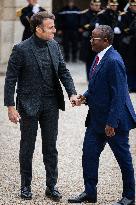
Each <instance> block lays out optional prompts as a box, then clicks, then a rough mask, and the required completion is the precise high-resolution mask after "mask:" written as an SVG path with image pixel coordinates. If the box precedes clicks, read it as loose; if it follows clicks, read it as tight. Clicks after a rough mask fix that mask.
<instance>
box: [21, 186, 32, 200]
mask: <svg viewBox="0 0 136 205" xmlns="http://www.w3.org/2000/svg"><path fill="white" fill-rule="evenodd" d="M21 198H22V199H26V200H31V199H32V192H31V186H24V187H22V188H21Z"/></svg>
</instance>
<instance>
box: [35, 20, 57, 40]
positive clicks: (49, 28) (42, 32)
mask: <svg viewBox="0 0 136 205" xmlns="http://www.w3.org/2000/svg"><path fill="white" fill-rule="evenodd" d="M55 33H56V29H55V24H54V20H53V19H46V20H44V21H43V24H42V25H41V26H39V27H37V29H36V34H38V36H39V37H40V38H42V39H44V40H52V39H53V38H54V34H55Z"/></svg>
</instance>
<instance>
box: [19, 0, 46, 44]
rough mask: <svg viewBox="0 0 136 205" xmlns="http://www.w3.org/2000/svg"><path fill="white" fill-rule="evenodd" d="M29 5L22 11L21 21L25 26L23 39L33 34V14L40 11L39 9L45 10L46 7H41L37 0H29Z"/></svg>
mask: <svg viewBox="0 0 136 205" xmlns="http://www.w3.org/2000/svg"><path fill="white" fill-rule="evenodd" d="M27 1H28V6H26V7H24V8H22V9H21V11H20V12H19V13H20V15H19V16H20V21H21V23H22V24H23V26H24V27H25V29H24V32H23V37H22V41H24V40H26V39H27V38H29V37H31V36H32V34H33V33H32V31H31V27H30V18H31V16H32V15H33V14H35V13H38V12H39V11H45V9H44V8H42V7H40V6H39V4H38V3H37V2H38V1H37V0H27Z"/></svg>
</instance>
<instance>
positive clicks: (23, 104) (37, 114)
mask: <svg viewBox="0 0 136 205" xmlns="http://www.w3.org/2000/svg"><path fill="white" fill-rule="evenodd" d="M54 19H55V17H54V15H53V14H51V13H48V12H47V11H43V12H38V13H36V14H34V15H33V16H32V17H31V21H30V23H31V27H32V31H33V33H34V34H33V35H32V36H31V37H30V38H29V39H27V40H25V41H22V42H21V43H19V44H17V45H15V46H14V48H13V50H12V53H11V56H10V59H9V62H8V67H7V73H6V78H5V89H4V105H5V106H7V108H8V116H9V120H10V121H11V122H13V123H17V122H18V121H19V122H20V130H21V140H20V152H19V162H20V174H21V198H23V199H32V192H31V181H32V158H33V152H34V149H35V141H36V135H37V130H38V123H39V124H40V128H41V136H42V154H43V162H44V165H45V170H46V191H45V195H46V197H49V198H51V199H52V200H54V201H59V200H60V199H61V198H62V196H61V194H60V193H59V191H58V189H57V188H56V183H57V178H58V166H57V165H58V152H57V148H56V141H57V135H58V119H59V109H61V110H63V111H64V110H65V101H64V95H63V91H62V87H61V84H60V81H61V82H62V84H63V86H64V87H65V89H66V92H67V94H68V96H69V99H70V101H71V102H75V99H76V90H75V86H74V83H73V80H72V77H71V75H70V73H69V70H68V69H67V68H66V65H65V62H64V60H63V56H62V54H61V51H60V48H59V46H58V43H57V42H56V41H55V40H54V39H53V38H54V34H55V32H56V29H55V25H54ZM16 84H17V90H16V92H17V101H16V108H17V109H16V108H15V101H14V94H15V86H16Z"/></svg>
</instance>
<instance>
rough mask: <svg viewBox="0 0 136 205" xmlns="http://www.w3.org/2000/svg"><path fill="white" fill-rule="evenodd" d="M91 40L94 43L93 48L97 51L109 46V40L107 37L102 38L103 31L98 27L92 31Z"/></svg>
mask: <svg viewBox="0 0 136 205" xmlns="http://www.w3.org/2000/svg"><path fill="white" fill-rule="evenodd" d="M90 41H91V45H92V50H93V51H95V52H97V53H99V52H101V51H102V50H104V49H105V48H106V47H108V46H109V43H108V40H107V39H106V38H102V36H101V31H100V30H99V29H97V28H96V29H94V30H93V31H92V36H91V40H90Z"/></svg>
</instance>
